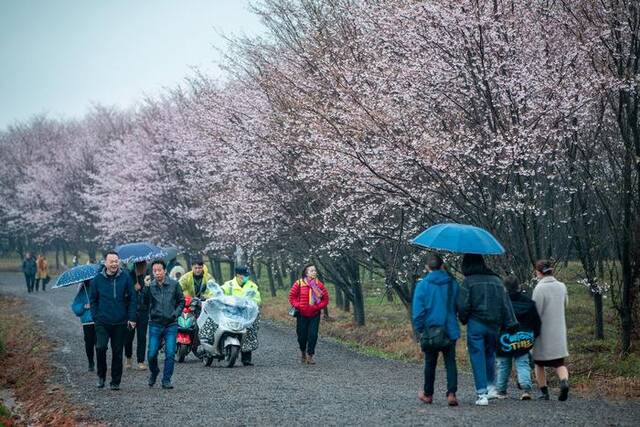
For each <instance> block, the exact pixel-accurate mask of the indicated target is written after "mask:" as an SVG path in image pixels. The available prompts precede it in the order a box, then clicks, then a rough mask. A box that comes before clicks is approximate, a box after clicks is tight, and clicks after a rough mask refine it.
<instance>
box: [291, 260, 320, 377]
mask: <svg viewBox="0 0 640 427" xmlns="http://www.w3.org/2000/svg"><path fill="white" fill-rule="evenodd" d="M289 303H291V305H292V306H293V307H295V308H296V309H297V310H298V314H297V316H296V318H297V324H296V333H297V334H298V344H300V353H301V361H302V363H306V364H309V365H315V364H316V362H315V361H314V360H313V355H314V354H315V350H316V342H317V341H318V328H319V326H320V312H321V311H322V309H323V308H325V307H326V306H327V304H329V292H327V288H325V287H324V284H323V283H322V282H321V281H320V280H318V270H317V269H316V267H315V265H313V264H309V265H307V266H306V267H305V268H304V269H303V270H302V278H301V279H299V280H296V282H295V283H294V284H293V286H292V287H291V290H290V291H289Z"/></svg>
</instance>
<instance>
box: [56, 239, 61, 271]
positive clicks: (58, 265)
mask: <svg viewBox="0 0 640 427" xmlns="http://www.w3.org/2000/svg"><path fill="white" fill-rule="evenodd" d="M56 270H58V271H60V246H59V245H56Z"/></svg>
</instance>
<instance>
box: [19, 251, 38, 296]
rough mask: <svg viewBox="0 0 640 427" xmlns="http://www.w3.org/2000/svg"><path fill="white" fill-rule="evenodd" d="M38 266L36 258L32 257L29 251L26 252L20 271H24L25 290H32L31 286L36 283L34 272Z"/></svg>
mask: <svg viewBox="0 0 640 427" xmlns="http://www.w3.org/2000/svg"><path fill="white" fill-rule="evenodd" d="M37 270H38V267H37V266H36V260H35V259H33V255H31V252H27V253H26V254H25V256H24V260H23V261H22V272H23V273H24V279H25V281H26V282H27V292H28V293H31V292H33V288H34V286H35V283H36V272H37Z"/></svg>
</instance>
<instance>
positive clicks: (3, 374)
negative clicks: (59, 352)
mask: <svg viewBox="0 0 640 427" xmlns="http://www.w3.org/2000/svg"><path fill="white" fill-rule="evenodd" d="M23 306H24V301H22V300H20V299H18V298H13V297H5V296H2V297H0V339H2V341H3V342H4V343H5V351H4V353H3V354H2V356H0V387H4V388H10V389H12V391H13V392H14V394H15V397H16V399H17V400H18V401H19V402H20V405H21V408H22V410H23V412H24V415H25V417H26V419H25V423H26V424H29V425H59V426H73V425H78V424H80V423H86V422H87V421H90V420H88V419H87V416H86V414H85V411H84V410H83V409H82V408H78V407H76V406H74V405H72V404H71V403H70V400H69V398H68V396H67V395H66V394H65V392H64V391H63V390H62V387H61V386H58V385H56V384H54V383H52V382H51V379H52V376H53V372H54V369H53V367H52V366H51V363H50V361H49V360H48V359H47V358H48V357H49V355H50V354H51V353H52V351H53V343H52V342H51V341H49V339H48V338H45V336H44V334H43V333H42V332H41V331H40V330H39V329H38V328H37V326H36V324H35V321H34V319H33V318H32V317H30V316H27V315H26V314H23V313H25V310H24V307H23ZM25 373H28V375H25ZM0 421H3V422H5V423H6V424H8V425H12V424H11V421H12V420H10V419H9V420H8V421H7V420H6V419H5V420H2V418H1V417H0Z"/></svg>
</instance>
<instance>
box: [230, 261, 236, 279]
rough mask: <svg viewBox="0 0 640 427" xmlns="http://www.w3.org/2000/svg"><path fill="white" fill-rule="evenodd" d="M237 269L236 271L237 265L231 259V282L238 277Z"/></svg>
mask: <svg viewBox="0 0 640 427" xmlns="http://www.w3.org/2000/svg"><path fill="white" fill-rule="evenodd" d="M235 269H236V263H235V261H233V260H232V259H230V260H229V280H231V279H233V278H234V277H236V272H235Z"/></svg>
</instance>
